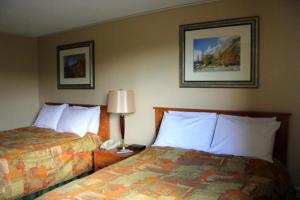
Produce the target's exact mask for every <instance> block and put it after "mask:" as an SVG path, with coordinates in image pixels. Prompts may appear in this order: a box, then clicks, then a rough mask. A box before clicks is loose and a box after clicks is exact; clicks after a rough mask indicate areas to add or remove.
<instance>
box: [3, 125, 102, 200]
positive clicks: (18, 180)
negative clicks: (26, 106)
mask: <svg viewBox="0 0 300 200" xmlns="http://www.w3.org/2000/svg"><path fill="white" fill-rule="evenodd" d="M99 145H100V139H99V137H98V136H96V135H93V134H87V135H86V136H85V137H83V138H80V137H78V136H77V135H75V134H72V133H57V132H55V131H53V130H51V129H42V128H37V127H25V128H19V129H14V130H9V131H4V132H0V199H15V198H17V197H21V196H24V195H27V194H31V193H33V192H36V191H39V190H42V189H45V188H47V187H49V186H52V185H55V184H57V183H60V182H62V181H65V180H68V179H70V178H73V177H75V176H78V175H80V174H82V173H84V172H87V171H90V170H91V169H92V166H93V162H92V160H93V159H92V151H93V150H94V149H96V148H98V147H99Z"/></svg>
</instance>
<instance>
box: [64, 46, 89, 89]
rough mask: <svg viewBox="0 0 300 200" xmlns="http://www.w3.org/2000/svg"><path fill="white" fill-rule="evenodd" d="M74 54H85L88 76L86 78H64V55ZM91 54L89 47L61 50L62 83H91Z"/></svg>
mask: <svg viewBox="0 0 300 200" xmlns="http://www.w3.org/2000/svg"><path fill="white" fill-rule="evenodd" d="M74 54H85V70H86V77H85V78H67V79H65V78H64V56H69V55H74ZM89 58H90V55H89V47H80V48H74V49H66V50H61V51H60V52H59V59H60V66H59V68H60V84H64V85H68V84H91V83H92V79H91V69H90V59H89Z"/></svg>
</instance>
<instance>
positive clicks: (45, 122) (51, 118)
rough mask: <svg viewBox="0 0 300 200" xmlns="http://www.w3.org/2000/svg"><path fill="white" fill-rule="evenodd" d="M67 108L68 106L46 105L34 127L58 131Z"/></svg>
mask: <svg viewBox="0 0 300 200" xmlns="http://www.w3.org/2000/svg"><path fill="white" fill-rule="evenodd" d="M66 107H68V104H62V105H47V104H44V106H43V108H42V109H41V111H40V113H39V115H38V117H37V119H36V120H35V122H34V124H33V125H34V126H36V127H40V128H51V129H56V127H57V123H58V121H59V119H60V117H61V115H62V112H63V111H64V109H65V108H66Z"/></svg>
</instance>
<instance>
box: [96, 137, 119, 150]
mask: <svg viewBox="0 0 300 200" xmlns="http://www.w3.org/2000/svg"><path fill="white" fill-rule="evenodd" d="M120 145H121V142H120V141H114V140H111V139H110V140H106V141H105V142H103V144H102V145H101V146H100V148H101V149H106V150H110V149H115V148H117V147H119V146H120Z"/></svg>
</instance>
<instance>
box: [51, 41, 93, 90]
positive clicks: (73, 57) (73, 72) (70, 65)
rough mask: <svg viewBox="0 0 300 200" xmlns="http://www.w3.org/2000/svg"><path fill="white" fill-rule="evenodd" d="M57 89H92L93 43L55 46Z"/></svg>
mask: <svg viewBox="0 0 300 200" xmlns="http://www.w3.org/2000/svg"><path fill="white" fill-rule="evenodd" d="M56 51H57V88H58V89H94V88H95V75H94V74H95V72H94V41H86V42H80V43H75V44H67V45H61V46H57V48H56Z"/></svg>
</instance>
